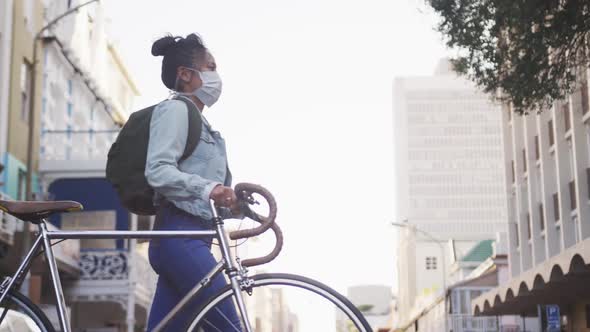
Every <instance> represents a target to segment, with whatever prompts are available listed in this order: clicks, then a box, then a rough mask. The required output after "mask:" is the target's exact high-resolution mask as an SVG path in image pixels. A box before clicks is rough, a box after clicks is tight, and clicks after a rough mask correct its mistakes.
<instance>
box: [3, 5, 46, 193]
mask: <svg viewBox="0 0 590 332" xmlns="http://www.w3.org/2000/svg"><path fill="white" fill-rule="evenodd" d="M11 4H12V6H13V8H12V11H11V12H12V23H13V24H12V31H11V32H12V33H11V35H12V37H11V41H10V53H11V54H10V66H9V67H10V71H9V73H10V75H9V82H8V111H7V113H8V114H7V119H6V120H7V121H6V122H3V123H4V124H7V128H8V129H7V139H6V141H5V142H6V143H5V144H6V149H5V153H4V155H3V164H4V165H5V169H4V173H3V178H2V181H0V182H4V187H3V188H4V192H6V193H7V194H8V196H10V197H12V198H14V199H22V198H24V195H25V191H26V190H25V189H26V174H27V169H26V161H27V143H28V134H29V127H28V120H29V104H30V102H31V100H32V99H33V98H35V105H37V107H35V110H34V111H35V113H36V114H39V113H40V111H41V107H40V105H41V80H38V81H37V84H36V90H35V91H36V93H35V96H32V95H31V92H32V91H31V90H32V86H31V69H32V63H33V39H34V35H35V34H36V31H37V29H40V28H41V27H42V24H43V6H42V2H41V1H40V0H24V1H13V2H12V3H10V1H8V2H3V3H2V6H5V7H9V6H10V5H11ZM7 9H9V8H7ZM8 13H10V11H9V12H8ZM6 38H8V37H7V36H6ZM4 45H6V44H5V43H4ZM5 61H7V60H6V59H4V64H5V63H6V62H5ZM37 69H38V70H39V71H42V70H43V64H39V65H38V66H37ZM5 91H6V90H4V91H3V92H2V93H5ZM3 103H6V101H3ZM0 105H1V104H0ZM36 118H37V119H39V117H38V116H37V117H36ZM1 126H3V124H0V127H1ZM34 130H35V133H38V132H39V122H37V123H36V124H35V129H34ZM38 138H39V135H37V134H36V138H35V140H34V141H35V144H34V149H35V150H36V151H38V149H39V144H38ZM34 165H35V167H36V166H37V162H34Z"/></svg>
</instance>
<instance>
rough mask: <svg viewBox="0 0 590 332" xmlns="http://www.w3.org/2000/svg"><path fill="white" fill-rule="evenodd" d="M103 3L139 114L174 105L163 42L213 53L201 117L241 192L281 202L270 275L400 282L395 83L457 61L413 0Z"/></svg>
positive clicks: (334, 282)
mask: <svg viewBox="0 0 590 332" xmlns="http://www.w3.org/2000/svg"><path fill="white" fill-rule="evenodd" d="M103 2H105V4H106V6H107V10H108V13H107V14H108V16H109V17H110V18H111V23H110V27H109V34H110V37H111V38H112V39H113V40H114V42H115V44H116V45H117V47H118V50H119V52H120V53H121V56H122V57H123V59H124V61H125V63H126V64H127V66H128V69H129V72H130V73H131V76H132V77H133V79H134V80H135V83H136V84H137V86H138V88H139V90H140V92H141V96H140V97H138V98H137V100H136V102H135V107H136V108H137V109H140V108H143V107H145V106H148V105H151V104H154V103H157V102H159V101H161V100H163V99H164V98H166V97H167V96H168V90H167V89H166V88H165V87H164V85H163V84H162V82H161V80H160V69H161V61H162V58H161V57H153V56H152V55H151V53H150V49H151V45H152V43H153V42H154V41H155V40H156V39H158V38H159V37H162V36H163V35H164V34H166V33H172V34H173V35H183V36H186V35H187V34H188V33H192V32H196V33H198V34H199V35H201V37H202V38H203V40H204V42H205V44H206V46H207V47H208V48H209V49H210V51H211V52H212V54H213V55H214V56H215V58H216V61H217V65H218V71H219V73H220V75H221V77H222V80H223V84H224V85H223V93H222V95H221V98H220V100H219V102H218V103H217V104H215V105H214V106H213V107H212V108H211V109H206V110H205V113H204V114H205V116H206V117H207V119H208V121H209V122H210V123H211V124H212V126H213V127H214V129H216V130H219V131H221V133H222V135H223V136H224V137H225V139H226V142H227V147H228V154H229V162H230V167H231V170H232V173H233V175H234V183H238V182H253V183H258V184H262V185H263V186H265V187H267V188H268V189H269V190H270V191H271V192H272V193H273V194H274V195H275V197H276V198H277V202H278V207H279V214H278V218H277V223H278V224H279V225H280V226H281V228H282V229H283V233H284V236H285V245H284V250H283V252H282V253H281V255H280V256H279V258H277V260H276V261H275V262H273V263H271V264H269V265H268V266H265V267H264V270H266V271H269V272H291V273H293V272H294V273H298V274H302V275H305V276H308V277H312V278H315V279H318V280H320V281H322V282H324V283H326V284H329V285H331V286H332V287H334V288H336V289H337V290H339V291H340V292H342V293H346V288H347V287H349V286H353V285H360V284H381V285H389V286H392V287H393V286H394V285H395V284H396V277H395V265H396V257H395V249H396V244H395V241H396V240H395V238H396V232H397V230H396V229H394V228H392V227H391V226H390V225H389V222H391V221H393V220H394V219H393V218H394V216H395V213H394V212H395V179H394V174H395V172H394V170H395V169H394V163H395V160H394V143H395V142H394V138H393V137H394V133H393V111H394V110H393V106H392V105H393V90H392V89H393V80H394V78H395V77H399V76H417V75H430V74H432V72H433V70H434V68H435V66H436V63H437V62H438V61H439V59H440V58H441V57H443V56H445V55H447V54H448V53H449V52H448V51H447V50H446V49H445V46H444V43H443V41H442V37H441V36H440V35H439V34H438V33H437V32H436V31H435V30H434V25H435V22H436V18H435V17H434V16H433V14H432V13H430V12H428V11H427V10H424V5H423V4H422V3H421V2H420V1H419V0H362V1H361V0H358V1H349V0H322V1H319V0H298V1H282V0H249V1H226V0H216V1H195V0H191V1H189V0H167V1H154V0H125V1H120V0H118V1H115V0H103ZM266 242H268V240H267V239H266V240H264V239H263V241H260V245H261V246H262V248H260V249H251V252H255V251H259V250H263V249H264V248H265V247H264V245H265V244H266ZM252 246H254V245H252Z"/></svg>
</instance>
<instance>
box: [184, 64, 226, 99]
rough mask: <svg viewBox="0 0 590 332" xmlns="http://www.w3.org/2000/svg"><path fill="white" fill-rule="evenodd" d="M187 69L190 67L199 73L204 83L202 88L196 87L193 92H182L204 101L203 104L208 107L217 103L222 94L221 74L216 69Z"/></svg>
mask: <svg viewBox="0 0 590 332" xmlns="http://www.w3.org/2000/svg"><path fill="white" fill-rule="evenodd" d="M187 69H190V70H192V71H194V72H196V73H197V74H199V77H200V78H201V82H203V85H201V87H200V88H198V89H196V90H195V91H193V92H192V93H180V94H182V95H188V96H191V95H192V96H195V97H197V98H198V99H199V100H200V101H201V102H203V104H205V105H207V107H211V106H212V105H213V104H215V102H216V101H217V100H218V99H219V96H220V95H221V87H222V84H221V77H219V74H218V73H217V72H216V71H198V70H196V69H193V68H187Z"/></svg>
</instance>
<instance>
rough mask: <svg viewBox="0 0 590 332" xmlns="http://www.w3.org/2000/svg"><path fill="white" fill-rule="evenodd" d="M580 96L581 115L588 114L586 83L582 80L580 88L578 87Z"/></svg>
mask: <svg viewBox="0 0 590 332" xmlns="http://www.w3.org/2000/svg"><path fill="white" fill-rule="evenodd" d="M580 94H581V95H582V114H586V113H588V107H589V103H588V81H586V80H582V86H581V87H580Z"/></svg>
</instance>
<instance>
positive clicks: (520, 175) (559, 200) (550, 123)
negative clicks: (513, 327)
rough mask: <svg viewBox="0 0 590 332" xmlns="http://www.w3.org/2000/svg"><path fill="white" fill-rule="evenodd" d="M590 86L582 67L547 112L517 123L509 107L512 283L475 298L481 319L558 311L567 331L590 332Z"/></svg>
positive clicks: (507, 145) (505, 117)
mask: <svg viewBox="0 0 590 332" xmlns="http://www.w3.org/2000/svg"><path fill="white" fill-rule="evenodd" d="M588 85H589V84H588V69H587V68H584V69H582V70H581V71H580V73H579V75H578V84H577V87H576V89H575V91H574V92H573V93H572V94H571V95H569V96H568V97H567V98H566V99H565V100H562V101H558V102H555V103H554V105H553V106H552V107H551V108H550V109H547V110H543V112H539V113H531V114H528V115H524V116H520V115H517V114H515V113H514V112H513V110H512V109H511V107H510V106H509V105H507V106H505V107H504V111H503V112H502V118H503V126H502V129H503V135H504V142H505V144H504V150H505V156H506V174H505V182H506V186H507V194H508V202H509V219H508V222H509V223H508V226H509V228H508V229H509V244H510V246H509V259H510V275H511V277H512V279H510V280H509V281H508V282H507V283H506V284H505V285H502V286H500V287H498V288H495V289H494V290H492V291H490V292H487V293H485V294H484V295H482V296H481V297H479V298H478V299H476V301H475V303H474V311H475V313H476V314H485V315H490V314H497V313H520V314H524V315H528V316H538V312H541V313H543V312H544V309H543V308H544V307H543V306H545V305H549V304H553V305H557V306H558V307H559V309H560V311H559V312H560V314H561V323H562V328H563V329H564V330H565V331H590V288H589V287H588V284H589V283H590V196H589V194H590V109H589V98H588V95H589V93H590V91H589V88H588ZM542 316H543V315H542ZM543 317H544V316H543ZM543 317H541V318H543ZM542 320H543V322H544V324H545V321H544V318H543V319H542Z"/></svg>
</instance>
